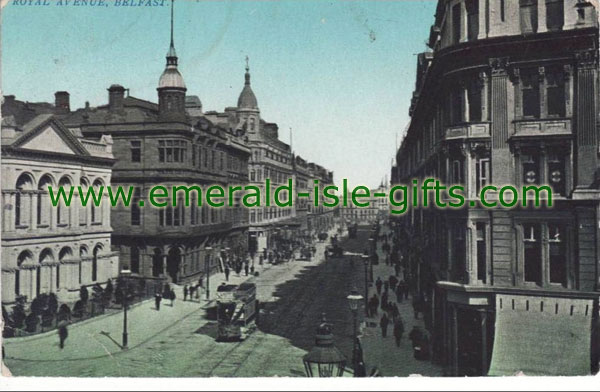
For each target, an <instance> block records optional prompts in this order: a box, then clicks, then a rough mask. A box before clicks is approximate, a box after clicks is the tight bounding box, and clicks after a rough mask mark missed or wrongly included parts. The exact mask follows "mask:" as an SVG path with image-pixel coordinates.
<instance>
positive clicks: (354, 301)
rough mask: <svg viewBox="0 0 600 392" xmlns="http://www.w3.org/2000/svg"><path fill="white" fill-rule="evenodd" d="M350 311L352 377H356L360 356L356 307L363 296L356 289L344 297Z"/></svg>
mask: <svg viewBox="0 0 600 392" xmlns="http://www.w3.org/2000/svg"><path fill="white" fill-rule="evenodd" d="M346 299H347V300H348V304H349V305H350V310H351V311H352V318H353V321H354V335H353V340H354V345H353V346H352V367H353V368H354V377H358V374H359V372H358V363H359V362H360V358H359V357H360V355H359V354H358V344H357V343H358V342H357V341H358V307H359V305H360V303H361V301H362V300H363V296H362V295H360V294H358V291H356V289H352V291H351V292H350V295H348V297H346Z"/></svg>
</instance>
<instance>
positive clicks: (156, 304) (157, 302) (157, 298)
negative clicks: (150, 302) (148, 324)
mask: <svg viewBox="0 0 600 392" xmlns="http://www.w3.org/2000/svg"><path fill="white" fill-rule="evenodd" d="M160 301H162V295H160V292H158V291H157V292H156V294H154V307H155V308H156V310H160Z"/></svg>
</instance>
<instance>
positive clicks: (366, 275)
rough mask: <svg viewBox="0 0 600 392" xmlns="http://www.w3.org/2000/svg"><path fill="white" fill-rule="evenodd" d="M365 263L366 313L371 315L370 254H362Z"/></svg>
mask: <svg viewBox="0 0 600 392" xmlns="http://www.w3.org/2000/svg"><path fill="white" fill-rule="evenodd" d="M362 259H363V264H364V266H365V315H366V316H367V317H368V316H369V272H368V269H367V268H368V266H369V255H362Z"/></svg>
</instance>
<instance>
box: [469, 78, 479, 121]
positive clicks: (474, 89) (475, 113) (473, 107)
mask: <svg viewBox="0 0 600 392" xmlns="http://www.w3.org/2000/svg"><path fill="white" fill-rule="evenodd" d="M467 99H468V101H469V121H470V122H479V121H481V119H482V116H481V114H482V113H481V111H482V107H481V106H482V105H481V99H482V94H481V84H480V83H479V80H478V79H475V80H473V81H472V82H471V83H470V84H469V88H468V90H467Z"/></svg>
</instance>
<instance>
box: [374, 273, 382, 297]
mask: <svg viewBox="0 0 600 392" xmlns="http://www.w3.org/2000/svg"><path fill="white" fill-rule="evenodd" d="M381 286H383V281H382V280H381V277H379V276H378V277H377V280H376V281H375V287H377V295H381Z"/></svg>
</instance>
